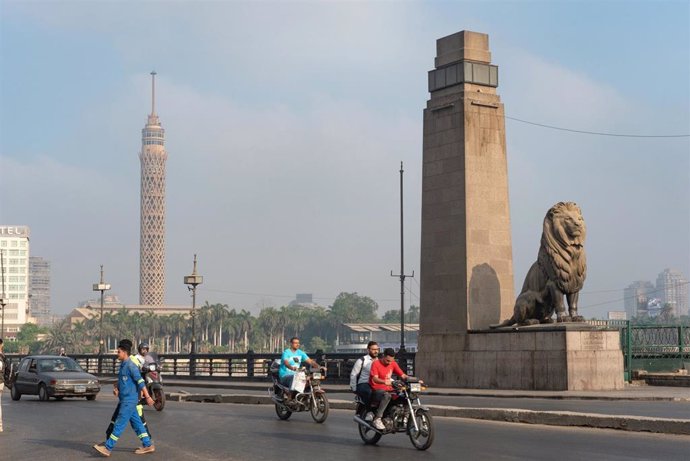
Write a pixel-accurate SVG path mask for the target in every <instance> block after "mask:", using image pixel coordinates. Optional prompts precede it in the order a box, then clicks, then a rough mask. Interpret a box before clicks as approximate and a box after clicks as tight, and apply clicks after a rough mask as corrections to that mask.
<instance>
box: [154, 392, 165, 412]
mask: <svg viewBox="0 0 690 461" xmlns="http://www.w3.org/2000/svg"><path fill="white" fill-rule="evenodd" d="M164 407H165V392H163V389H154V390H153V408H155V409H156V411H163V408H164Z"/></svg>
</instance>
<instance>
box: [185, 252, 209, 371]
mask: <svg viewBox="0 0 690 461" xmlns="http://www.w3.org/2000/svg"><path fill="white" fill-rule="evenodd" d="M203 282H204V277H202V276H201V275H199V274H197V273H196V254H195V255H194V270H192V275H185V277H184V284H185V285H188V288H189V290H190V291H191V292H192V314H191V315H192V344H191V347H190V350H189V353H190V355H191V357H190V359H189V374H190V375H191V376H194V375H195V373H196V360H195V358H194V355H195V354H196V319H195V317H196V315H195V314H196V313H195V309H196V287H197V286H198V285H201V284H202V283H203Z"/></svg>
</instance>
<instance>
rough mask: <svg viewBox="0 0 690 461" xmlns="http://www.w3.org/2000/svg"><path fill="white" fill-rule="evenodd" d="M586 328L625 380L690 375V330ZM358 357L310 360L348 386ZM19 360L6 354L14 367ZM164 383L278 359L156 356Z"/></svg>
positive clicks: (411, 362) (236, 372)
mask: <svg viewBox="0 0 690 461" xmlns="http://www.w3.org/2000/svg"><path fill="white" fill-rule="evenodd" d="M588 323H589V324H590V325H592V326H595V327H601V328H617V329H618V330H619V331H620V338H621V350H622V353H623V357H624V361H625V379H626V380H628V381H631V380H632V375H633V371H634V370H644V371H648V372H670V371H675V370H678V369H683V368H688V369H690V325H630V321H629V320H592V321H589V322H588ZM360 356H361V354H351V353H350V354H335V353H332V354H331V353H329V354H324V353H322V352H320V351H317V352H316V353H314V354H312V355H310V357H312V358H314V359H316V360H317V361H318V362H319V363H321V364H322V365H325V366H326V373H327V376H328V378H327V379H328V380H329V381H330V382H334V383H347V382H349V376H350V371H351V370H352V366H353V365H354V363H355V360H357V359H358V358H359V357H360ZM21 357H22V356H20V355H16V354H8V355H7V358H8V360H9V362H10V364H11V365H12V366H14V367H16V365H17V364H18V363H19V360H21ZM70 357H72V358H73V359H75V360H76V361H77V362H79V364H80V365H81V366H82V368H84V369H85V370H86V371H88V372H89V373H93V374H97V375H99V376H115V375H116V374H117V372H118V369H119V362H118V360H117V356H115V355H113V354H107V355H102V356H98V355H97V354H77V355H70ZM158 357H159V360H160V362H161V365H162V369H163V371H162V373H163V376H164V377H175V378H180V379H205V380H221V381H222V380H226V381H228V380H229V381H260V380H266V379H267V378H268V371H269V368H270V365H271V362H272V361H273V360H275V359H277V358H280V354H255V353H252V352H251V351H250V352H248V353H246V354H196V355H194V356H191V355H189V354H160V355H159V356H158ZM398 363H399V364H400V366H401V368H402V369H403V370H404V371H405V372H406V373H407V374H409V375H414V372H415V353H413V352H411V353H407V354H405V356H404V357H402V358H399V360H398Z"/></svg>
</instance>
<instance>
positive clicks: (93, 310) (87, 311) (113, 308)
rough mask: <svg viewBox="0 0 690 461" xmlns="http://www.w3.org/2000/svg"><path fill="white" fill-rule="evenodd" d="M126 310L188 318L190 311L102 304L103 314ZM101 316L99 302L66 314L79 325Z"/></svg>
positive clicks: (172, 307)
mask: <svg viewBox="0 0 690 461" xmlns="http://www.w3.org/2000/svg"><path fill="white" fill-rule="evenodd" d="M122 309H126V310H127V313H129V314H135V313H138V314H147V313H151V312H152V313H154V314H156V315H174V314H180V315H184V316H185V317H189V314H190V312H191V309H190V308H189V306H146V305H140V304H134V305H125V304H122V303H119V302H116V303H115V302H110V303H105V302H104V303H103V314H115V313H117V312H118V311H120V310H122ZM100 315H101V304H100V300H98V301H96V300H93V301H88V302H86V303H81V304H80V305H79V307H75V308H74V309H72V312H70V313H69V314H67V318H68V319H69V321H70V323H71V324H75V323H80V322H83V321H84V320H89V319H92V318H94V317H95V318H98V317H100Z"/></svg>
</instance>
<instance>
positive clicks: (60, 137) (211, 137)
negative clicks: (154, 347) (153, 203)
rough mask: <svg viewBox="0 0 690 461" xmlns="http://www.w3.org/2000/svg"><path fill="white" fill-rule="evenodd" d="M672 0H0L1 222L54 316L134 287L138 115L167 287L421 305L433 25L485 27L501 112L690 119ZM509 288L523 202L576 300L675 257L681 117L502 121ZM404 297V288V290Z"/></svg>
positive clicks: (531, 232) (588, 306) (683, 159)
mask: <svg viewBox="0 0 690 461" xmlns="http://www.w3.org/2000/svg"><path fill="white" fill-rule="evenodd" d="M689 5H690V4H689V3H688V2H686V1H667V2H665V1H646V2H635V1H611V2H585V1H577V2H575V1H572V2H555V1H554V2H538V1H512V2H497V1H496V2H472V1H468V2H412V1H409V2H393V1H388V2H325V1H323V2H268V1H265V2H230V1H225V2H222V1H215V2H192V1H175V2H173V1H157V2H101V1H91V2H86V1H49V2H48V1H45V2H39V1H22V2H19V1H7V0H0V79H1V80H0V117H1V118H0V224H3V225H27V226H29V227H30V228H31V254H32V255H33V256H42V257H44V258H47V259H48V260H50V262H51V264H52V275H51V276H52V293H51V294H52V308H53V311H54V312H56V313H58V314H65V313H67V312H69V311H70V310H71V309H72V308H74V307H76V305H77V304H78V303H79V302H80V301H83V300H87V299H93V298H95V296H94V293H93V292H92V291H91V284H92V283H94V282H97V281H98V277H99V266H100V265H101V264H103V265H104V270H105V278H106V281H107V282H109V283H111V284H112V287H113V290H112V292H113V293H114V294H117V295H118V296H119V297H120V299H121V300H122V301H123V302H125V303H127V304H137V303H138V293H139V286H138V285H139V254H138V253H139V187H140V184H139V168H140V167H139V159H138V153H139V151H140V149H141V129H142V128H143V127H144V124H145V123H146V116H147V114H148V113H149V112H150V75H149V72H150V71H152V70H154V69H155V70H156V72H157V73H158V75H157V77H156V82H157V83H156V85H157V87H156V99H157V102H156V109H157V112H158V114H159V116H160V119H161V122H162V125H163V127H164V128H165V130H166V150H167V152H168V161H167V218H166V219H167V233H166V238H167V252H166V276H167V283H166V289H165V300H166V302H167V303H168V304H175V305H187V304H190V302H191V300H190V297H189V292H188V290H187V287H186V286H185V285H184V284H183V276H184V275H188V274H189V273H191V270H192V259H193V255H194V254H195V253H196V254H198V260H199V266H198V269H199V273H200V274H201V275H203V276H204V283H203V285H201V286H200V287H199V289H198V295H197V300H198V301H199V302H200V303H203V302H205V301H208V302H209V303H212V304H213V303H223V304H228V305H229V306H230V307H234V308H237V309H241V308H246V309H249V310H250V311H252V312H254V313H256V312H258V310H259V309H260V308H262V307H267V306H281V305H285V304H287V303H288V302H289V301H290V300H292V299H293V298H294V296H295V294H296V293H313V295H314V298H315V301H316V302H318V303H319V304H322V305H325V306H328V305H330V304H331V303H332V302H333V300H334V298H335V297H336V296H337V295H338V293H340V292H343V291H346V292H357V293H359V294H361V295H365V296H369V297H371V298H373V299H374V300H376V301H377V302H378V303H379V306H380V307H379V313H381V314H382V313H383V312H384V311H386V310H388V309H395V308H398V306H399V292H400V287H399V281H398V279H397V278H395V277H391V276H390V273H391V271H394V273H396V274H397V273H398V271H399V269H400V256H399V250H400V241H399V169H400V162H401V161H403V162H404V169H405V173H404V181H405V182H404V199H405V220H404V225H405V258H406V259H405V269H406V272H408V273H411V271H412V270H415V273H416V274H417V277H416V278H415V279H408V281H409V287H408V294H407V295H406V304H409V303H410V302H411V303H412V304H418V303H419V299H418V296H419V285H418V283H417V281H418V280H419V278H418V273H419V261H420V255H419V253H420V227H421V176H422V175H421V172H422V168H421V167H422V110H423V108H424V106H425V104H426V100H427V99H428V97H429V94H428V92H427V71H429V70H431V69H432V68H433V63H434V57H435V51H436V48H435V41H436V39H438V38H441V37H444V36H446V35H449V34H452V33H455V32H458V31H460V30H472V31H476V32H483V33H487V34H489V37H490V38H489V40H490V49H491V53H492V63H493V64H496V65H498V66H499V78H500V80H499V87H498V93H499V94H500V96H501V99H502V101H503V103H504V104H505V112H506V115H507V116H508V117H512V118H517V119H521V120H526V121H530V122H534V123H539V124H545V125H552V126H556V127H563V128H568V129H573V130H580V131H591V132H606V133H614V134H632V135H655V136H658V135H687V134H688V133H690V6H689ZM506 142H507V156H508V168H509V170H508V174H509V187H510V210H511V225H512V238H513V263H514V272H515V287H516V289H519V288H520V287H521V285H522V281H523V279H524V276H525V274H526V272H527V270H528V269H529V266H530V265H531V264H532V263H533V262H534V260H535V259H536V256H537V251H538V248H539V239H540V235H541V230H542V220H543V218H544V215H545V213H546V211H547V210H548V209H549V208H550V207H551V206H552V205H553V204H555V203H557V202H559V201H575V202H577V203H578V204H579V205H580V206H581V208H582V212H583V216H584V219H585V221H586V224H587V230H588V237H587V242H586V245H585V248H586V251H587V258H588V275H587V280H586V283H585V286H584V289H583V291H582V293H581V296H580V312H581V313H582V314H583V315H585V316H587V317H601V316H604V315H605V314H606V312H607V311H610V310H622V308H623V302H622V298H623V294H622V290H623V288H624V287H625V286H627V285H628V284H630V283H631V282H632V281H635V280H651V281H655V280H656V276H657V274H658V273H659V272H661V271H662V270H664V269H665V268H675V269H677V270H680V271H681V272H683V273H684V274H685V275H686V277H688V276H689V275H690V138H688V137H687V136H686V137H654V138H640V137H626V136H596V135H589V134H583V133H574V132H567V131H559V130H553V129H548V128H544V127H539V126H535V125H529V124H525V123H521V122H518V121H516V120H513V119H507V120H506ZM422 308H423V307H422Z"/></svg>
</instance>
